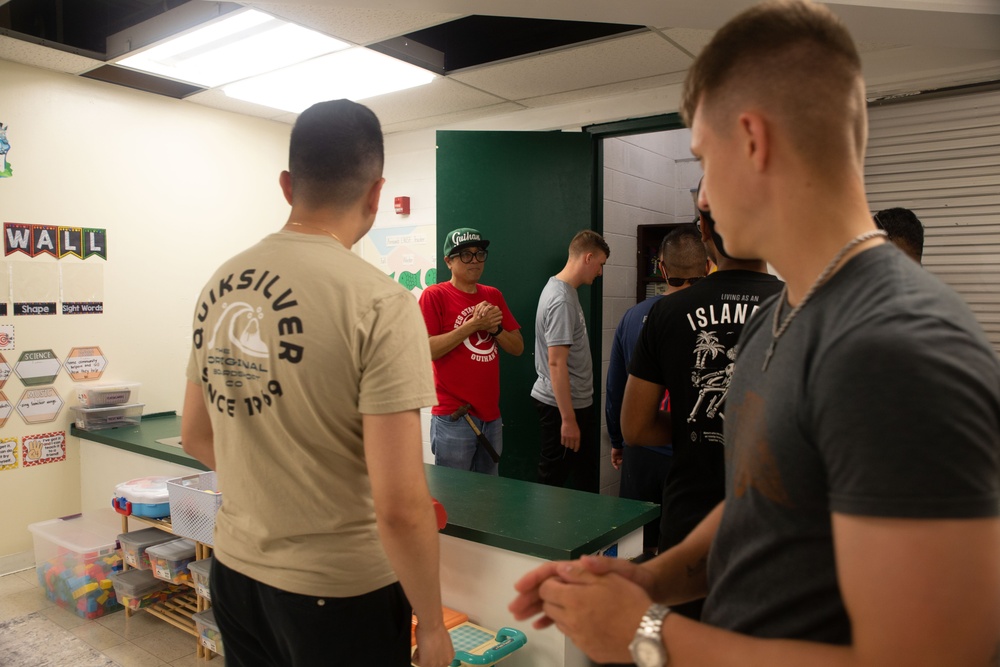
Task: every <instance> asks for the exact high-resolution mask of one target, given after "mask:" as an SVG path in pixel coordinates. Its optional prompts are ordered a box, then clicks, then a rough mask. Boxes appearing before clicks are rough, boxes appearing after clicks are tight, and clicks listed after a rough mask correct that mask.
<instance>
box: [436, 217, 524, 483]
mask: <svg viewBox="0 0 1000 667" xmlns="http://www.w3.org/2000/svg"><path fill="white" fill-rule="evenodd" d="M489 245H490V242H489V241H488V240H486V239H485V238H483V235H482V234H480V233H479V231H477V230H475V229H470V228H468V227H463V228H460V229H456V230H454V231H452V232H450V233H449V234H448V235H447V236H446V237H445V241H444V262H445V264H446V265H447V266H448V268H449V269H450V270H451V280H450V281H448V282H446V283H438V284H437V285H431V286H430V287H428V288H427V289H426V290H424V292H423V294H421V295H420V310H421V312H423V314H424V322H425V323H426V324H427V333H428V335H429V336H430V345H431V359H433V360H434V385H435V387H436V388H437V400H438V404H437V406H436V407H435V408H433V410H431V415H432V416H431V451H432V452H434V463H435V464H437V465H443V466H448V467H449V468H459V469H460V470H473V471H475V472H484V473H487V474H490V475H496V474H497V464H496V463H494V462H493V460H492V459H491V458H490V456H489V454H488V453H487V452H485V451H483V449H482V447H477V443H476V434H475V432H474V431H473V430H472V428H471V427H470V426H469V424H468V422H466V420H465V419H464V418H463V419H459V420H456V421H452V420H451V418H450V416H451V415H452V414H453V413H454V412H455V411H456V410H458V409H459V408H461V407H462V406H464V405H471V408H470V409H469V416H470V417H472V420H473V422H475V424H476V426H477V427H478V428H479V430H480V431H482V433H483V434H484V435H485V436H486V437H487V438H488V439H489V441H490V443H491V444H492V445H493V448H494V449H495V450H496V451H497V453H500V452H502V450H503V422H502V421H501V419H500V350H503V351H504V352H506V353H508V354H513V355H514V356H518V355H520V354H521V352H523V351H524V340H523V339H522V338H521V332H520V331H519V329H520V328H521V325H519V324H518V323H517V320H515V319H514V316H513V315H512V314H511V312H510V309H508V308H507V303H506V302H505V301H504V298H503V294H501V293H500V290H498V289H496V288H495V287H489V286H487V285H480V284H479V280H480V278H482V276H483V269H484V268H485V266H486V258H487V256H488V255H489V253H488V251H487V247H488V246H489Z"/></svg>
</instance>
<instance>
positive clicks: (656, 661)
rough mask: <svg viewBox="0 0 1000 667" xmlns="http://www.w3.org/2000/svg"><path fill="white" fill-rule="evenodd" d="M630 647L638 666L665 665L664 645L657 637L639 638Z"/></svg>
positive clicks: (657, 666)
mask: <svg viewBox="0 0 1000 667" xmlns="http://www.w3.org/2000/svg"><path fill="white" fill-rule="evenodd" d="M629 648H631V649H632V658H633V659H634V660H635V664H636V665H638V667H663V664H664V655H663V646H662V645H660V643H659V642H657V641H656V640H655V639H651V638H642V639H638V638H637V639H636V640H635V641H634V642H632V646H630V647H629Z"/></svg>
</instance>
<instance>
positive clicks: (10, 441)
mask: <svg viewBox="0 0 1000 667" xmlns="http://www.w3.org/2000/svg"><path fill="white" fill-rule="evenodd" d="M18 453H19V452H18V450H17V438H0V471H3V470H13V469H15V468H16V467H17V455H18Z"/></svg>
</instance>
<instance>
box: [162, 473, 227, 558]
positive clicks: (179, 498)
mask: <svg viewBox="0 0 1000 667" xmlns="http://www.w3.org/2000/svg"><path fill="white" fill-rule="evenodd" d="M167 490H168V491H169V493H170V522H171V523H172V524H173V527H174V535H177V536H179V537H187V538H189V539H192V540H196V541H198V542H201V543H203V544H208V545H210V546H211V545H213V544H214V539H213V533H214V530H215V513H216V512H218V511H219V507H221V506H222V494H221V493H220V492H219V491H218V486H217V484H216V480H215V473H214V472H203V473H200V474H197V475H188V476H187V477H177V478H175V479H169V480H167Z"/></svg>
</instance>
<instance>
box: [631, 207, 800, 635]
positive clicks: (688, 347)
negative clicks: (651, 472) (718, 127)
mask: <svg viewBox="0 0 1000 667" xmlns="http://www.w3.org/2000/svg"><path fill="white" fill-rule="evenodd" d="M699 216H700V218H699V222H700V225H699V226H700V227H701V232H702V240H703V241H704V242H705V246H706V249H707V250H708V254H709V257H711V259H712V261H714V262H715V263H716V264H717V265H718V267H719V270H718V271H716V272H715V273H712V274H711V275H709V276H707V277H706V278H704V279H702V280H700V281H698V283H697V284H696V285H693V286H692V287H690V288H688V289H687V290H685V291H684V292H680V293H677V294H674V295H671V296H668V297H664V298H663V299H660V301H659V302H657V304H656V305H655V306H654V307H653V310H652V311H650V314H649V319H648V320H647V321H646V326H645V327H644V328H643V330H642V334H641V335H640V336H639V341H638V343H637V344H636V347H635V351H634V352H633V355H632V361H631V363H630V365H629V369H628V370H629V380H628V385H627V386H626V389H625V401H624V407H623V410H622V430H623V431H624V432H625V433H626V434H627V435H626V438H627V439H628V441H629V442H636V443H638V444H653V443H656V442H662V440H658V439H657V438H658V437H659V436H658V435H657V433H659V432H661V431H663V430H665V427H666V422H665V421H663V419H662V415H660V412H659V403H658V402H657V401H656V400H655V397H656V396H658V395H659V396H662V395H663V389H664V388H666V389H667V390H668V391H669V392H670V400H671V415H672V419H671V420H670V422H669V423H670V430H669V440H668V441H669V442H672V443H673V446H674V463H673V467H672V468H671V470H670V473H669V474H668V475H667V480H666V483H665V484H664V487H663V510H662V514H661V519H660V543H659V550H660V551H661V552H663V551H665V550H666V549H669V548H670V547H672V546H674V545H676V544H679V543H680V542H681V541H682V540H683V539H684V538H685V537H686V536H687V534H688V533H690V532H691V530H692V529H693V528H694V527H695V526H697V525H698V523H699V522H700V521H701V520H702V519H703V518H705V516H706V515H707V514H708V513H709V512H710V511H711V510H712V509H713V508H714V507H715V506H716V505H717V504H719V502H721V501H722V499H723V498H724V497H725V456H724V449H723V437H722V426H723V412H724V409H725V400H726V394H727V392H728V390H729V381H730V379H731V378H732V375H733V367H734V363H735V361H736V356H737V352H738V349H737V348H738V345H737V344H738V342H739V338H740V333H741V332H742V331H743V325H744V324H746V322H747V320H749V319H750V317H752V316H753V314H754V313H755V312H757V310H758V309H759V308H760V305H761V303H762V302H763V301H764V300H765V299H767V298H768V297H769V296H771V295H773V294H777V293H778V292H779V291H780V290H781V287H782V285H783V283H782V282H781V281H780V280H778V279H777V278H775V277H774V276H772V275H770V274H768V273H767V265H766V264H765V263H764V262H762V261H759V260H740V259H735V258H733V257H730V256H728V254H727V253H726V251H725V247H724V245H723V243H722V239H721V238H720V237H719V236H718V234H716V233H715V221H714V220H712V216H711V215H710V214H709V212H708V211H699ZM700 607H701V603H700V601H699V602H696V603H693V604H691V605H684V606H682V607H681V608H680V609H677V611H680V612H682V613H685V612H687V613H689V614H690V615H691V616H693V617H695V618H697V617H698V615H699V612H700Z"/></svg>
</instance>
